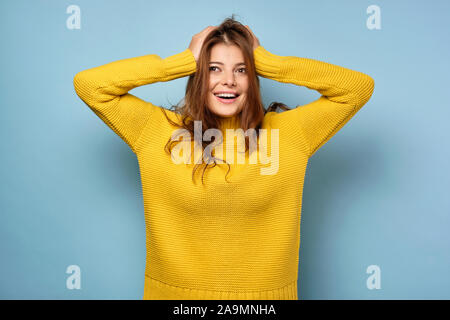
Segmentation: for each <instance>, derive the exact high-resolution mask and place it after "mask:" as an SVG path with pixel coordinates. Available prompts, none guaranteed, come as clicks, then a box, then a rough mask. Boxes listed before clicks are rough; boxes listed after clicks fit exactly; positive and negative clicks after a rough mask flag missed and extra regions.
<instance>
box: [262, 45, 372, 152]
mask: <svg viewBox="0 0 450 320" xmlns="http://www.w3.org/2000/svg"><path fill="white" fill-rule="evenodd" d="M254 57H255V66H256V71H257V73H258V74H259V75H261V76H263V77H265V78H269V79H272V80H276V81H279V82H284V83H292V84H295V85H299V86H305V87H307V88H309V89H314V90H317V91H318V92H319V93H320V94H321V97H320V98H318V99H317V100H315V101H313V102H311V103H309V104H306V105H303V106H297V108H295V109H292V110H289V111H285V112H282V113H280V116H281V115H283V116H282V117H283V120H284V121H290V122H293V124H294V127H298V128H299V130H300V131H301V133H302V134H303V136H304V138H305V140H306V143H307V145H308V157H311V156H312V155H313V154H314V153H315V152H316V151H317V150H318V149H319V148H320V147H321V146H323V145H324V144H325V143H326V142H327V141H328V140H330V138H331V137H332V136H333V135H334V134H335V133H336V132H338V131H339V130H340V129H341V128H342V127H343V126H344V125H345V124H346V123H347V122H348V121H349V120H350V119H351V118H352V117H353V115H354V114H355V113H356V112H358V110H359V109H361V108H362V106H363V105H364V104H366V103H367V101H369V99H370V97H371V96H372V93H373V90H374V86H375V84H374V80H373V79H372V78H371V77H370V76H368V75H367V74H364V73H361V72H359V71H354V70H350V69H347V68H344V67H340V66H337V65H333V64H330V63H326V62H322V61H318V60H314V59H309V58H300V57H295V56H278V55H275V54H273V53H270V52H269V51H267V50H266V49H265V48H264V47H262V46H258V47H257V48H256V49H255V50H254Z"/></svg>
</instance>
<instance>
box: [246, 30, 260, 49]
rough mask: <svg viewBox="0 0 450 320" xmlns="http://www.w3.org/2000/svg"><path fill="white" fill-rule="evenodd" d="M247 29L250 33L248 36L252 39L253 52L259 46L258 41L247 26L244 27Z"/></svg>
mask: <svg viewBox="0 0 450 320" xmlns="http://www.w3.org/2000/svg"><path fill="white" fill-rule="evenodd" d="M245 27H246V28H247V30H248V31H250V34H251V35H252V37H253V50H255V49H256V48H258V47H259V46H260V43H259V40H258V38H257V37H256V36H255V35H254V34H253V32H252V30H251V29H250V28H249V26H247V25H246V26H245Z"/></svg>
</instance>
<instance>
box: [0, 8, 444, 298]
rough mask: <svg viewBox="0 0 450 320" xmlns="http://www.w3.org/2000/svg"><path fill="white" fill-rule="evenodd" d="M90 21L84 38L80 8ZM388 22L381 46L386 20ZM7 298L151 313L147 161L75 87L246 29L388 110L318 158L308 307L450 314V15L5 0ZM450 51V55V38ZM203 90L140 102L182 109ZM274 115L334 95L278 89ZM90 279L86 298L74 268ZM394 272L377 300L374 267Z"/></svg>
mask: <svg viewBox="0 0 450 320" xmlns="http://www.w3.org/2000/svg"><path fill="white" fill-rule="evenodd" d="M72 4H76V5H78V6H79V7H80V9H81V29H79V30H77V29H74V30H70V29H68V28H67V27H66V20H67V19H68V17H69V16H70V14H68V13H66V8H67V7H68V6H69V5H72ZM372 4H375V5H378V6H380V8H381V27H382V28H381V30H369V29H368V28H367V27H366V20H367V18H368V16H369V14H367V13H366V9H367V7H368V6H370V5H372ZM0 12H1V19H0V23H1V28H0V32H1V36H2V40H3V41H2V43H3V44H2V50H1V52H0V57H1V59H0V64H1V73H0V81H1V85H0V88H1V95H0V106H1V117H0V121H1V122H0V134H1V136H2V139H1V150H2V154H1V158H0V175H1V176H0V178H1V193H0V194H1V198H0V200H1V203H0V213H1V215H0V259H1V262H0V298H2V299H141V298H142V294H143V286H144V269H145V225H144V214H143V213H144V208H143V202H142V190H141V181H140V175H139V168H138V162H137V158H136V156H135V155H134V154H133V152H132V151H131V149H129V147H128V146H127V145H126V143H125V142H123V141H122V140H121V139H120V137H119V136H117V135H116V134H115V133H114V132H113V131H112V130H110V129H109V128H108V127H107V126H106V125H105V124H104V123H103V122H102V121H101V120H100V119H99V118H98V117H96V115H95V114H94V113H93V112H92V111H91V110H90V109H89V108H88V107H87V106H86V105H85V104H84V103H83V102H82V101H81V100H80V99H79V98H78V97H77V96H76V93H75V91H74V88H73V83H72V81H73V77H74V75H75V74H76V73H77V72H79V71H81V70H84V69H87V68H91V67H94V66H98V65H102V64H105V63H108V62H111V61H114V60H118V59H123V58H129V57H134V56H141V55H145V54H158V55H160V56H161V57H167V56H170V55H173V54H176V53H179V52H181V51H183V50H185V49H186V48H187V47H188V46H189V43H190V40H191V38H192V36H193V35H194V34H196V33H198V32H200V31H201V30H203V29H204V28H205V27H206V26H208V25H218V24H220V22H222V21H223V19H225V18H226V17H229V16H231V14H232V13H235V14H237V16H236V18H237V19H238V20H239V21H241V22H242V23H243V24H248V25H249V26H250V27H251V28H252V30H253V32H254V33H255V34H256V36H257V37H258V38H259V40H260V42H261V45H263V46H264V47H265V48H266V49H267V50H269V51H270V52H273V53H275V54H278V55H293V56H300V57H308V58H313V59H317V60H321V61H325V62H329V63H333V64H337V65H341V66H344V67H347V68H350V69H353V70H358V71H361V72H364V73H366V74H369V75H370V76H372V77H373V78H374V80H375V91H374V94H373V96H372V98H371V100H370V101H369V102H368V103H367V104H366V105H365V106H364V107H363V109H361V110H360V111H359V112H358V113H357V114H356V115H355V117H354V118H353V119H352V120H351V121H350V122H349V123H348V124H347V125H346V126H345V127H344V128H342V129H341V130H340V131H339V132H338V133H337V134H336V135H335V136H334V137H333V138H332V139H331V140H330V141H329V142H328V143H327V144H325V145H324V146H323V147H322V148H321V149H320V150H319V151H317V153H316V154H315V155H314V156H313V157H312V158H311V159H310V161H309V164H308V168H307V173H306V178H305V179H306V180H305V186H304V195H303V209H302V217H301V218H302V219H301V247H300V264H299V282H298V285H299V298H300V299H450V273H449V272H448V271H449V270H450V235H449V232H448V230H449V227H450V217H449V213H450V200H449V199H450V197H449V196H448V192H449V190H450V174H449V170H448V164H449V155H450V152H449V150H450V148H449V142H448V141H449V138H450V130H449V119H450V108H449V102H448V101H449V98H448V95H447V94H445V92H448V85H449V81H448V80H449V74H450V70H449V66H450V62H449V56H450V55H449V53H450V52H449V51H450V50H449V43H450V42H449V41H447V40H448V39H447V38H448V30H449V28H448V22H447V19H448V12H450V2H448V1H433V2H432V3H430V2H427V1H424V0H422V1H380V0H375V1H361V0H354V1H339V2H338V1H332V0H327V1H324V0H322V1H299V0H296V1H281V0H278V1H275V2H271V1H257V0H253V1H242V0H239V1H235V0H230V1H227V2H226V5H224V4H223V3H219V2H217V3H215V2H212V1H195V2H192V3H190V2H188V1H173V0H165V1H144V0H142V1H128V2H124V1H98V0H97V1H82V0H77V1H23V0H21V1H18V0H15V1H12V0H9V1H1V2H0ZM446 39H447V40H446ZM186 82H187V78H180V79H177V80H174V81H170V82H166V83H155V84H152V85H148V86H143V87H139V88H136V89H133V90H132V91H131V92H132V93H133V94H135V95H137V96H139V97H141V98H142V99H144V100H147V101H151V102H152V103H154V104H156V105H163V106H165V107H168V106H169V105H170V104H171V103H172V104H175V103H177V102H179V101H180V100H181V99H182V98H183V94H184V90H185V85H186ZM261 84H262V89H261V91H262V95H263V99H264V104H265V106H266V107H267V106H268V104H270V102H272V101H279V102H284V103H285V104H287V105H288V106H289V107H291V108H292V107H295V106H296V105H303V104H307V103H309V102H312V101H313V100H315V99H317V98H318V97H319V93H318V92H316V91H313V90H309V89H308V88H306V87H299V86H295V85H292V84H282V83H278V82H276V81H273V80H269V79H265V78H261ZM72 264H75V265H78V266H80V268H81V290H69V289H67V288H66V279H67V277H68V276H69V275H68V274H66V272H65V271H66V268H67V267H68V266H69V265H72ZM370 265H377V266H379V267H380V269H381V289H378V290H376V289H374V290H369V289H368V288H367V287H366V279H367V278H368V277H369V274H367V273H366V268H367V267H368V266H370Z"/></svg>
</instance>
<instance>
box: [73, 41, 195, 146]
mask: <svg viewBox="0 0 450 320" xmlns="http://www.w3.org/2000/svg"><path fill="white" fill-rule="evenodd" d="M196 68H197V64H196V61H195V58H194V56H193V54H192V52H191V51H190V49H189V48H188V49H186V50H184V51H182V52H180V53H177V54H175V55H172V56H170V57H167V58H164V59H162V58H161V57H159V56H158V55H156V54H149V55H144V56H139V57H133V58H128V59H122V60H117V61H114V62H110V63H108V64H105V65H102V66H98V67H94V68H91V69H86V70H83V71H81V72H79V73H77V74H76V75H75V77H74V79H73V85H74V88H75V91H76V93H77V95H78V96H79V97H80V99H81V100H83V101H84V102H85V103H86V105H88V106H89V108H90V109H91V110H92V111H93V112H94V113H95V114H96V115H97V116H98V117H99V118H100V119H101V120H102V121H103V122H104V123H106V124H107V125H108V126H109V127H110V128H111V129H112V130H113V131H114V132H115V133H116V134H117V135H119V136H120V137H121V138H122V140H123V141H125V142H126V143H127V144H128V146H129V147H130V148H131V150H132V151H133V152H134V153H136V147H137V143H138V140H139V137H140V136H141V134H142V132H143V130H144V128H145V127H146V125H147V122H148V121H149V119H150V118H151V117H152V113H153V112H154V110H155V109H156V108H158V107H157V106H155V105H153V104H152V103H150V102H146V101H144V100H142V99H140V98H138V97H136V96H134V95H132V94H130V93H128V91H129V90H131V89H133V88H135V87H137V86H142V85H145V84H151V83H154V82H161V81H169V80H173V79H177V78H181V77H184V76H187V75H190V74H192V73H194V72H195V71H196Z"/></svg>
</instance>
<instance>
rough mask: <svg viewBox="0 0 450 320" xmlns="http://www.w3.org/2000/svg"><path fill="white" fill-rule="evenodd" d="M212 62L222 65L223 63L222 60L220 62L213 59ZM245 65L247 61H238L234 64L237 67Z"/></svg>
mask: <svg viewBox="0 0 450 320" xmlns="http://www.w3.org/2000/svg"><path fill="white" fill-rule="evenodd" d="M210 63H217V64H221V65H223V63H222V62H219V61H211V62H210ZM242 64H243V65H245V63H244V62H238V63H236V64H235V65H234V66H235V67H236V66H240V65H242Z"/></svg>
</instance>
